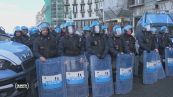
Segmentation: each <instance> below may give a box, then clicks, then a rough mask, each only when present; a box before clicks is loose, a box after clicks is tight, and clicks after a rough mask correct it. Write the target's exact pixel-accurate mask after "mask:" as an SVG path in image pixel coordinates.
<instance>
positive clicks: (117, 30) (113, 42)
mask: <svg viewBox="0 0 173 97" xmlns="http://www.w3.org/2000/svg"><path fill="white" fill-rule="evenodd" d="M112 31H113V35H112V36H111V37H110V38H109V44H110V53H111V55H112V56H114V57H116V55H117V54H118V53H122V52H123V43H122V39H121V37H122V34H123V32H122V28H121V26H119V25H115V26H114V27H113V30H112Z"/></svg>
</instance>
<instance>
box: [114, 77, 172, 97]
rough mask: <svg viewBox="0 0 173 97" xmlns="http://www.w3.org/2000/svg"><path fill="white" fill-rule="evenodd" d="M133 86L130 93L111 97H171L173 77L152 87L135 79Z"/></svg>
mask: <svg viewBox="0 0 173 97" xmlns="http://www.w3.org/2000/svg"><path fill="white" fill-rule="evenodd" d="M133 86H134V87H133V90H132V91H131V92H130V93H128V94H126V95H114V96H112V97H173V77H172V78H170V77H167V78H166V79H163V80H159V81H158V82H157V83H155V84H153V85H144V84H142V80H140V79H139V78H135V79H134V85H133Z"/></svg>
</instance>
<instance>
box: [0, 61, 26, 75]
mask: <svg viewBox="0 0 173 97" xmlns="http://www.w3.org/2000/svg"><path fill="white" fill-rule="evenodd" d="M6 69H10V70H13V71H15V72H20V71H22V70H23V69H22V66H21V65H13V64H12V63H11V62H9V61H6V60H3V59H0V70H6Z"/></svg>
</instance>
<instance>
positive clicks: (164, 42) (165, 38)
mask: <svg viewBox="0 0 173 97" xmlns="http://www.w3.org/2000/svg"><path fill="white" fill-rule="evenodd" d="M157 40H158V41H157V42H158V49H159V53H160V55H161V56H162V57H164V55H165V54H164V50H165V48H166V47H173V44H172V41H171V39H170V36H169V34H168V33H160V34H158V39H157Z"/></svg>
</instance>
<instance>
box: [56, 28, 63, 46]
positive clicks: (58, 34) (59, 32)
mask: <svg viewBox="0 0 173 97" xmlns="http://www.w3.org/2000/svg"><path fill="white" fill-rule="evenodd" d="M55 32H56V44H57V48H58V45H59V41H60V38H61V37H62V36H61V28H60V26H56V27H55Z"/></svg>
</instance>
